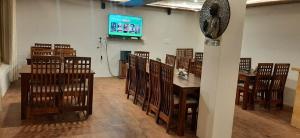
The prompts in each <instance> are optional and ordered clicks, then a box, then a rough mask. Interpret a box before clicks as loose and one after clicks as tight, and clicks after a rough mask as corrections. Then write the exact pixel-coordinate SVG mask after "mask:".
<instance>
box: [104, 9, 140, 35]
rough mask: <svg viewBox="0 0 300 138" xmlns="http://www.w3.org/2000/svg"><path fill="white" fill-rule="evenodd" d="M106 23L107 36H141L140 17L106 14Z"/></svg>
mask: <svg viewBox="0 0 300 138" xmlns="http://www.w3.org/2000/svg"><path fill="white" fill-rule="evenodd" d="M108 25H109V27H108V28H109V29H108V35H109V36H123V37H142V36H143V33H142V30H143V19H142V18H141V17H134V16H125V15H118V14H110V15H109V16H108Z"/></svg>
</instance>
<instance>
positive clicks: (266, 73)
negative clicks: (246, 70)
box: [254, 63, 273, 100]
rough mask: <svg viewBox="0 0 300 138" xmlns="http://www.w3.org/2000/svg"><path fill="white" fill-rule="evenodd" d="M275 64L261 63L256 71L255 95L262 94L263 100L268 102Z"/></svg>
mask: <svg viewBox="0 0 300 138" xmlns="http://www.w3.org/2000/svg"><path fill="white" fill-rule="evenodd" d="M272 71H273V63H259V64H258V67H257V70H256V80H255V86H254V87H255V89H254V95H256V94H257V93H260V95H261V97H262V98H263V99H262V100H267V99H266V98H267V93H268V91H269V86H270V80H271V78H272Z"/></svg>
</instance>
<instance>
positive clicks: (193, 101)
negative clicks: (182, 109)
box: [174, 95, 198, 105]
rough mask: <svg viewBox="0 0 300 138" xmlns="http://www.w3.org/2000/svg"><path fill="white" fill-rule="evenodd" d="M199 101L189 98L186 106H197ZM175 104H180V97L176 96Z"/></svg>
mask: <svg viewBox="0 0 300 138" xmlns="http://www.w3.org/2000/svg"><path fill="white" fill-rule="evenodd" d="M197 103H198V101H197V100H196V99H194V98H191V97H187V99H186V104H197ZM174 104H175V105H177V104H179V97H178V96H177V95H174Z"/></svg>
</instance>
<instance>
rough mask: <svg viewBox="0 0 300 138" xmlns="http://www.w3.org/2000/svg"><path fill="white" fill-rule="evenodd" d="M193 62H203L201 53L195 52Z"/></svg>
mask: <svg viewBox="0 0 300 138" xmlns="http://www.w3.org/2000/svg"><path fill="white" fill-rule="evenodd" d="M195 61H199V62H202V61H203V52H196V53H195Z"/></svg>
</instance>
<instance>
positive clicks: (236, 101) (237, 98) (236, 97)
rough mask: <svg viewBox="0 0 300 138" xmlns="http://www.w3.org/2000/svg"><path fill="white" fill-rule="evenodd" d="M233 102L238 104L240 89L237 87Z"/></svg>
mask: <svg viewBox="0 0 300 138" xmlns="http://www.w3.org/2000/svg"><path fill="white" fill-rule="evenodd" d="M235 104H236V105H240V91H239V89H237V90H236V96H235Z"/></svg>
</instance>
